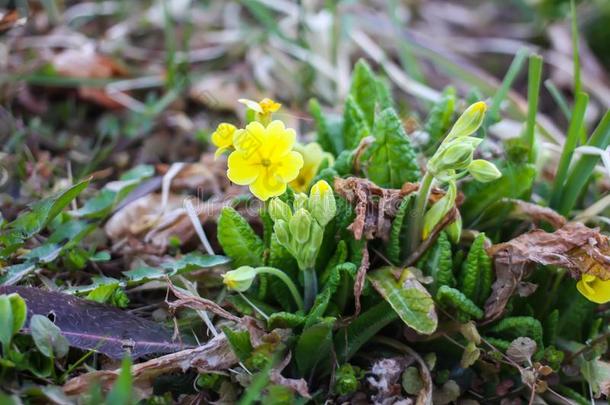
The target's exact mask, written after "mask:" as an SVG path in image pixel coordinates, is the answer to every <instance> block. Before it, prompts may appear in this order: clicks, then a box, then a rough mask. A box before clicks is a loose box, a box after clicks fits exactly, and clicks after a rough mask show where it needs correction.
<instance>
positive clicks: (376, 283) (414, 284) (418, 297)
mask: <svg viewBox="0 0 610 405" xmlns="http://www.w3.org/2000/svg"><path fill="white" fill-rule="evenodd" d="M392 270H393V269H392V267H382V268H380V269H377V270H375V271H372V272H370V273H369V274H368V276H367V277H368V279H369V280H370V281H371V283H372V284H373V287H375V289H376V290H377V292H379V294H380V295H381V296H382V297H383V298H384V299H385V300H386V301H387V302H388V303H390V305H391V306H392V308H393V309H394V311H396V313H397V314H398V316H400V318H401V319H402V320H403V322H404V323H405V324H407V326H409V327H411V328H413V329H415V330H416V331H417V332H419V333H422V334H426V335H429V334H431V333H433V332H434V331H435V330H436V327H437V325H438V318H437V315H436V310H435V309H434V300H433V299H432V297H431V296H430V293H428V291H427V290H426V288H425V287H424V286H423V285H421V283H420V282H419V281H417V279H416V278H415V276H414V275H413V274H412V273H411V272H410V271H409V270H405V271H404V273H403V275H402V276H401V280H400V282H398V281H396V278H395V277H394V274H393V272H392Z"/></svg>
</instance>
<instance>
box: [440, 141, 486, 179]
mask: <svg viewBox="0 0 610 405" xmlns="http://www.w3.org/2000/svg"><path fill="white" fill-rule="evenodd" d="M481 141H482V140H481V139H478V138H470V137H466V138H460V139H455V140H453V141H451V142H449V143H448V144H445V145H443V146H441V148H439V150H438V152H437V153H435V154H434V156H432V158H431V159H430V161H429V162H428V170H430V172H431V173H432V174H433V175H437V174H439V173H442V172H444V171H447V170H462V169H466V168H467V167H468V165H469V164H470V162H472V155H473V153H474V150H475V149H476V147H477V146H479V144H480V143H481Z"/></svg>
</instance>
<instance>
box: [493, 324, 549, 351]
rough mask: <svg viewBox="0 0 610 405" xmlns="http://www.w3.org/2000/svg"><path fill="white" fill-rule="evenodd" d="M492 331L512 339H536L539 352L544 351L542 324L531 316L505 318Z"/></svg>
mask: <svg viewBox="0 0 610 405" xmlns="http://www.w3.org/2000/svg"><path fill="white" fill-rule="evenodd" d="M490 331H492V332H494V333H497V334H502V335H506V336H509V337H511V338H518V337H521V336H527V337H530V338H532V339H534V341H535V342H536V344H537V345H538V350H539V351H540V350H543V349H544V343H543V341H542V324H541V323H540V321H539V320H538V319H535V318H532V317H531V316H513V317H508V318H504V319H502V320H500V321H499V322H498V323H497V324H495V325H494V326H492V327H491V329H490Z"/></svg>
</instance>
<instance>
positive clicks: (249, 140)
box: [233, 121, 267, 156]
mask: <svg viewBox="0 0 610 405" xmlns="http://www.w3.org/2000/svg"><path fill="white" fill-rule="evenodd" d="M265 144H267V130H266V129H265V127H264V126H263V125H262V124H261V123H260V122H256V121H255V122H251V123H249V124H248V125H246V128H244V129H240V130H238V131H235V134H234V135H233V146H235V149H236V150H238V151H242V152H246V154H247V155H248V156H252V155H253V154H255V153H256V152H257V151H258V150H259V149H260V148H261V147H263V146H264V145H265Z"/></svg>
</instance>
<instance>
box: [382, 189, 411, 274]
mask: <svg viewBox="0 0 610 405" xmlns="http://www.w3.org/2000/svg"><path fill="white" fill-rule="evenodd" d="M414 198H415V194H409V195H406V196H405V197H404V198H403V200H402V202H401V203H400V206H399V207H398V211H396V216H394V221H392V229H391V230H390V239H389V240H388V243H387V244H386V255H387V258H388V260H389V261H390V262H392V263H393V264H395V265H399V264H400V262H401V261H402V260H403V259H404V257H403V256H405V254H404V253H403V254H402V255H401V252H402V251H403V250H402V247H403V246H405V243H406V240H405V237H406V236H407V235H406V233H407V222H406V221H405V218H406V216H407V213H408V212H410V211H411V208H412V207H411V206H412V203H413V201H414Z"/></svg>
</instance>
